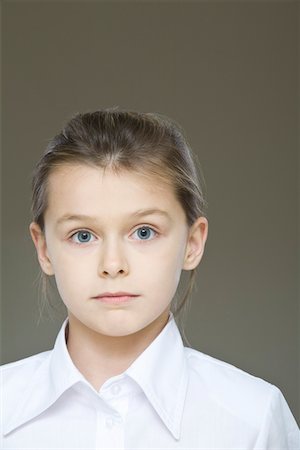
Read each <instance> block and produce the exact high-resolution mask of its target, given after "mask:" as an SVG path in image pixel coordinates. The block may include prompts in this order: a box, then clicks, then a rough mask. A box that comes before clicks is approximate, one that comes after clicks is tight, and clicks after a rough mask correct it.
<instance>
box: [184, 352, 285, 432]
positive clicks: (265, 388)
mask: <svg viewBox="0 0 300 450" xmlns="http://www.w3.org/2000/svg"><path fill="white" fill-rule="evenodd" d="M185 354H186V360H187V366H188V372H189V380H190V389H191V392H192V393H193V396H194V397H195V396H196V398H197V396H199V397H200V396H201V398H203V397H205V398H207V399H209V402H210V403H213V404H215V405H217V407H218V408H219V410H220V411H221V410H222V411H228V412H229V411H230V414H232V415H234V416H236V417H240V418H243V420H245V421H246V422H247V423H248V424H251V425H253V426H254V427H256V426H258V424H259V423H261V422H262V421H263V420H264V415H265V413H266V411H267V410H268V409H269V408H270V405H271V403H272V401H273V398H274V396H276V395H281V392H280V390H279V389H278V388H277V387H276V386H274V385H273V384H271V383H269V382H268V381H266V380H264V379H262V378H259V377H257V376H254V375H252V374H250V373H248V372H246V371H244V370H242V369H239V368H238V367H236V366H234V365H233V364H229V363H227V362H225V361H222V360H219V359H217V358H214V357H212V356H209V355H207V354H205V353H202V352H200V351H198V350H195V349H191V348H188V347H185ZM199 400H200V398H199Z"/></svg>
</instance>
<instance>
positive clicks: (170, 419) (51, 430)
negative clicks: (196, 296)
mask: <svg viewBox="0 0 300 450" xmlns="http://www.w3.org/2000/svg"><path fill="white" fill-rule="evenodd" d="M67 324H68V318H67V319H66V320H65V321H64V323H63V325H62V327H61V329H60V331H59V333H58V336H57V338H56V341H55V346H54V348H53V350H50V351H46V352H42V353H39V354H36V355H33V356H30V357H28V358H24V359H22V360H19V361H15V362H12V363H9V364H5V365H3V366H1V398H2V401H1V406H2V408H1V409H2V416H1V422H0V425H1V449H14V450H16V449H29V448H30V449H39V450H41V449H70V450H71V449H72V450H74V449H85V450H88V449H93V450H94V449H111V448H114V449H130V450H131V449H139V450H140V449H147V450H149V449H205V450H207V449H218V450H220V449H224V450H225V449H226V450H228V449H235V450H237V449H238V450H242V449H245V450H246V449H247V450H248V449H264V450H275V449H276V450H286V449H290V450H292V449H293V450H296V449H297V450H299V449H300V431H299V428H298V425H297V424H296V421H295V419H294V417H293V415H292V413H291V411H290V409H289V407H288V405H287V403H286V401H285V399H284V397H283V395H282V393H281V391H280V390H279V389H278V388H277V387H276V386H274V385H272V384H270V383H268V382H267V381H264V380H262V379H260V378H257V377H255V376H253V375H250V374H248V373H246V372H244V371H242V370H240V369H238V368H236V367H234V366H233V365H230V364H228V363H225V362H223V361H220V360H218V359H215V358H213V357H211V356H208V355H206V354H204V353H201V352H199V351H197V350H194V349H191V348H189V347H184V345H183V342H182V339H181V335H180V332H179V329H178V327H177V325H176V322H175V320H174V316H173V314H172V313H170V316H169V321H168V323H167V324H166V326H165V327H164V328H163V330H162V331H161V332H160V334H159V335H158V336H157V337H156V338H155V339H154V341H152V343H151V344H150V345H149V346H148V347H147V348H146V350H144V352H143V353H142V354H141V355H139V356H138V358H137V359H136V360H135V361H134V362H133V363H132V365H131V366H130V367H129V368H128V369H127V370H126V371H125V372H123V373H122V374H120V375H117V376H114V377H111V378H110V379H108V380H107V381H106V382H105V383H104V384H103V385H102V386H101V388H100V390H99V392H98V391H96V390H95V389H94V388H93V387H92V385H91V384H90V383H89V382H88V381H87V380H86V379H85V378H84V376H83V375H82V374H81V373H80V372H79V370H78V369H77V368H76V367H75V365H74V364H73V362H72V360H71V358H70V355H69V353H68V349H67V345H66V340H65V331H66V326H67Z"/></svg>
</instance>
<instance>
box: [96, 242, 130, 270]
mask: <svg viewBox="0 0 300 450" xmlns="http://www.w3.org/2000/svg"><path fill="white" fill-rule="evenodd" d="M98 270H99V274H102V275H103V274H105V275H107V274H110V275H116V274H117V273H119V272H121V273H124V272H127V271H128V262H127V258H126V250H125V243H124V242H122V239H121V238H120V237H119V236H118V235H117V234H110V235H107V236H106V237H105V238H104V239H103V242H102V245H101V250H100V258H99V268H98Z"/></svg>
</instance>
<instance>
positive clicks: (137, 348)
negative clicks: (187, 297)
mask: <svg viewBox="0 0 300 450" xmlns="http://www.w3.org/2000/svg"><path fill="white" fill-rule="evenodd" d="M168 319H169V310H166V311H164V312H163V314H161V315H160V316H159V317H158V318H157V319H156V320H154V321H153V322H152V323H151V324H149V325H148V326H147V327H145V328H143V329H142V330H139V331H137V332H136V333H133V334H130V335H127V336H107V335H103V334H101V333H98V332H97V331H95V330H92V329H91V328H89V327H87V326H86V325H84V324H83V323H82V322H80V321H79V320H78V319H77V318H76V317H75V316H73V315H72V314H71V313H70V312H69V321H68V325H67V327H66V343H67V348H68V352H69V354H70V357H71V359H72V361H73V363H74V365H75V366H76V367H77V369H78V370H79V371H80V372H81V373H82V374H83V376H84V377H85V378H86V379H87V380H88V381H89V382H90V384H91V385H92V386H93V387H94V388H95V389H96V390H97V391H98V390H99V389H100V387H101V386H102V384H103V383H104V382H105V381H106V380H107V379H109V378H111V377H112V376H115V375H119V374H121V373H123V372H124V371H125V370H126V369H128V367H129V366H130V365H131V364H132V363H133V362H134V361H135V359H136V358H137V357H138V356H139V355H140V354H141V353H142V352H143V351H144V350H145V349H146V348H147V347H148V346H149V345H150V344H151V342H152V341H153V340H154V339H155V338H156V337H157V336H158V335H159V333H160V332H161V331H162V329H163V328H164V327H165V325H166V324H167V322H168Z"/></svg>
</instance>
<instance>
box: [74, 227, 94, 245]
mask: <svg viewBox="0 0 300 450" xmlns="http://www.w3.org/2000/svg"><path fill="white" fill-rule="evenodd" d="M76 235H78V239H79V242H76V241H75V243H76V244H84V243H86V242H88V243H89V242H90V240H89V236H92V233H90V232H89V231H85V230H80V231H77V232H76V233H74V234H73V235H72V236H71V238H73V237H74V236H76ZM79 236H81V238H79Z"/></svg>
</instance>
